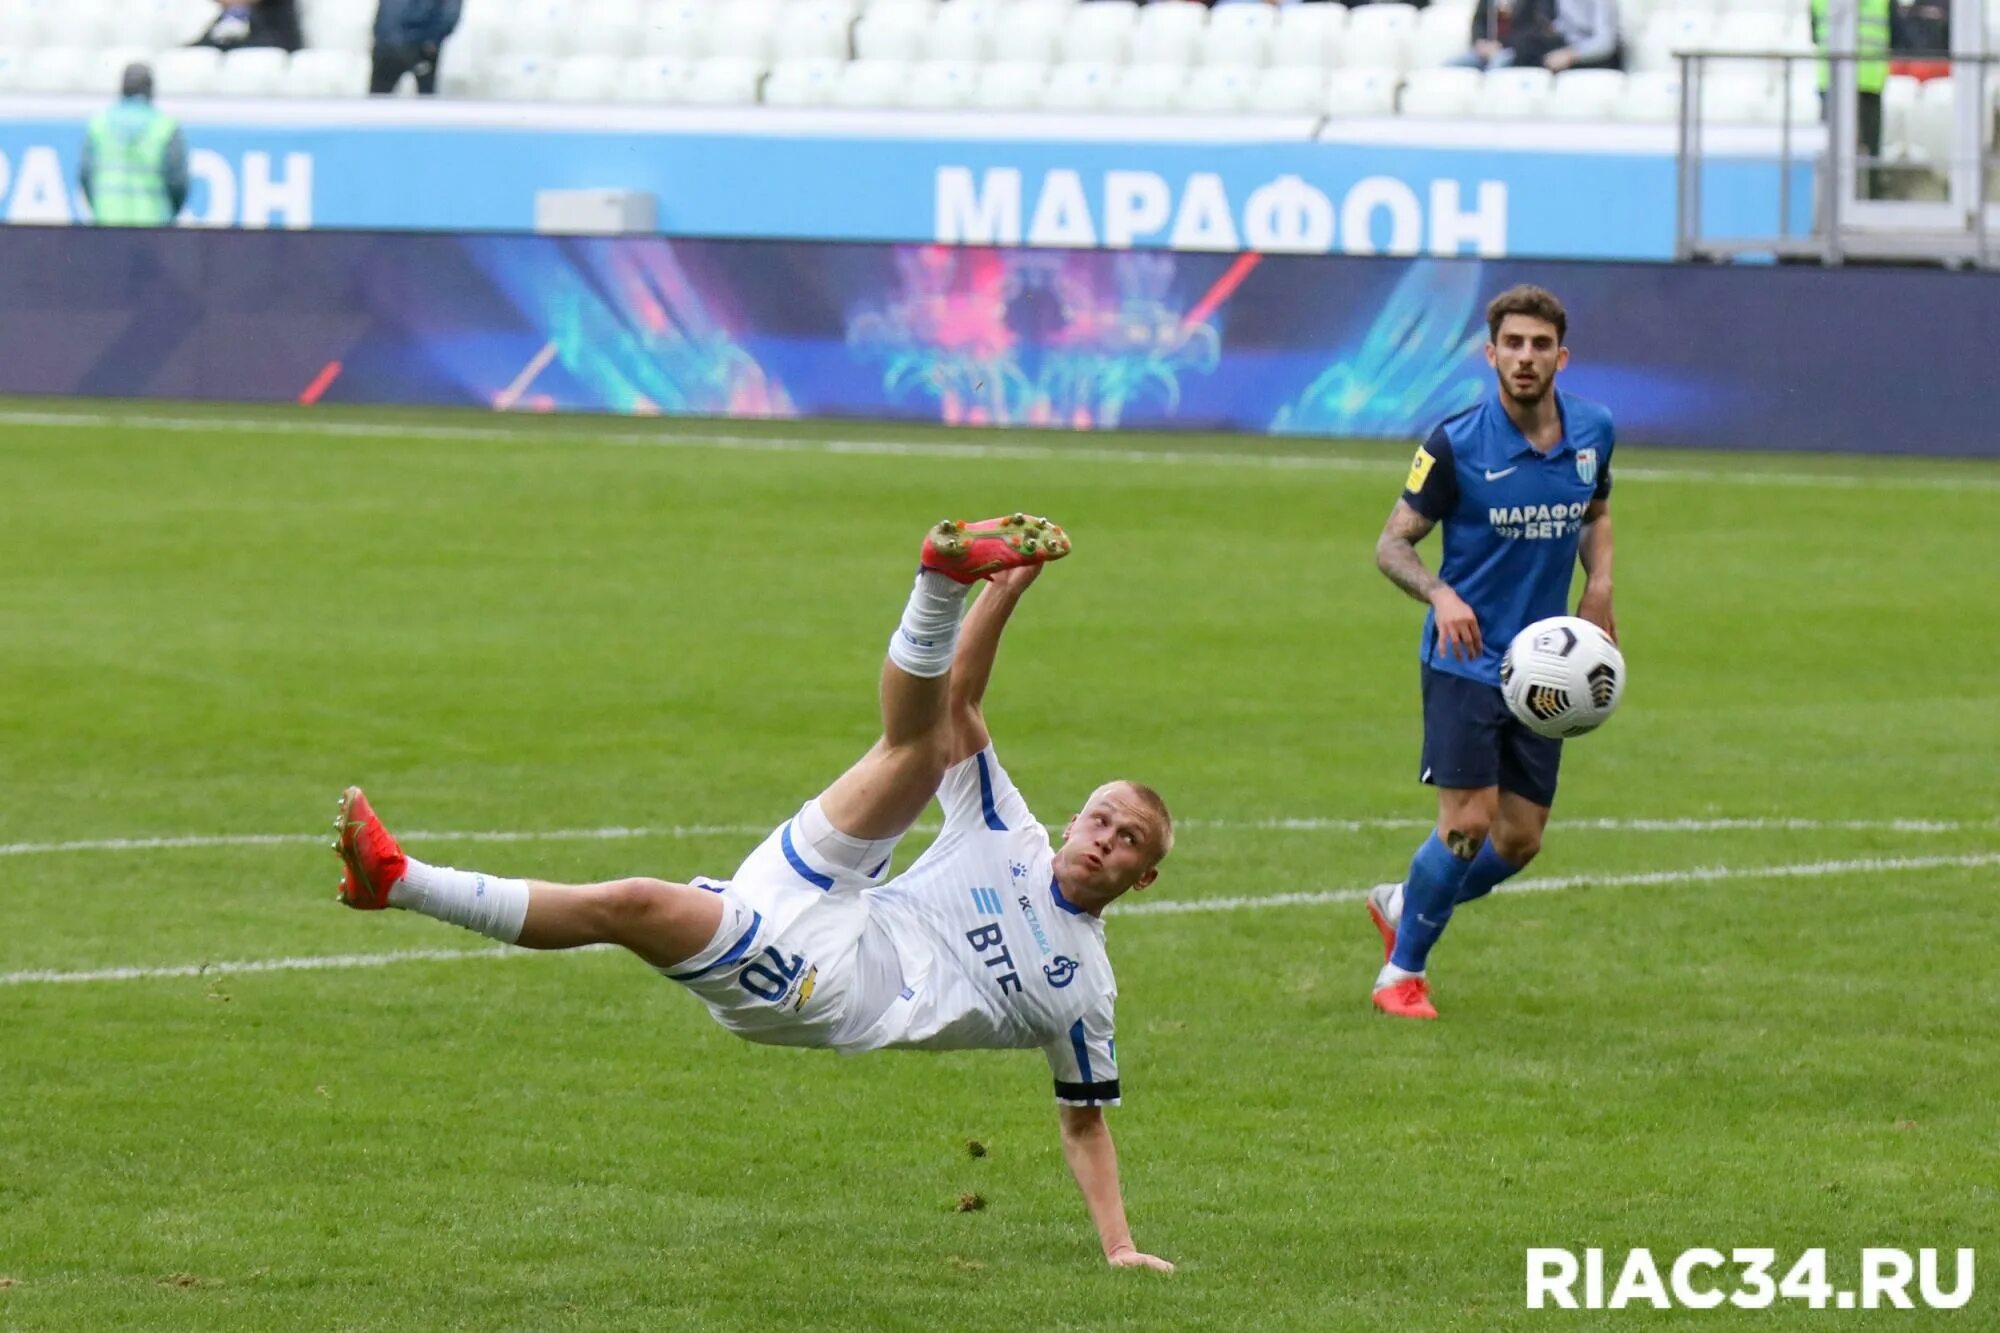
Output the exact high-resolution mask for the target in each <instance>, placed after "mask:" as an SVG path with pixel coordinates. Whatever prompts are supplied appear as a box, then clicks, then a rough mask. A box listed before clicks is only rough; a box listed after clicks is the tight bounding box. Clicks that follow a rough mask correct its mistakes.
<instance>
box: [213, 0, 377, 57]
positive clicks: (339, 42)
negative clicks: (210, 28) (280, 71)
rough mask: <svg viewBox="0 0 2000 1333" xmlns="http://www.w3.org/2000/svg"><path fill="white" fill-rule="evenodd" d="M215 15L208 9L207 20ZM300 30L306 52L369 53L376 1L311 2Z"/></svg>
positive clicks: (302, 14) (304, 8) (304, 10)
mask: <svg viewBox="0 0 2000 1333" xmlns="http://www.w3.org/2000/svg"><path fill="white" fill-rule="evenodd" d="M214 14H215V7H214V6H213V5H210V6H209V17H211V18H213V17H214ZM299 26H300V27H301V28H303V29H304V30H305V38H306V49H307V50H312V51H372V50H373V49H374V47H375V0H312V3H310V4H302V5H300V6H299ZM181 40H182V41H190V40H192V38H190V37H183V38H182V39H181Z"/></svg>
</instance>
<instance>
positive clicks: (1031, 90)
mask: <svg viewBox="0 0 2000 1333" xmlns="http://www.w3.org/2000/svg"><path fill="white" fill-rule="evenodd" d="M1048 81H1049V67H1048V66H1047V65H1044V64H1042V63H1040V62H1039V61H1023V60H996V61H994V62H993V63H992V64H990V65H982V66H980V68H979V85H978V86H977V87H976V88H974V89H973V90H972V104H973V105H974V106H980V107H985V108H987V109H989V110H993V111H1031V110H1033V109H1034V108H1036V107H1038V106H1040V105H1041V104H1042V89H1043V88H1044V87H1045V86H1046V85H1047V84H1048Z"/></svg>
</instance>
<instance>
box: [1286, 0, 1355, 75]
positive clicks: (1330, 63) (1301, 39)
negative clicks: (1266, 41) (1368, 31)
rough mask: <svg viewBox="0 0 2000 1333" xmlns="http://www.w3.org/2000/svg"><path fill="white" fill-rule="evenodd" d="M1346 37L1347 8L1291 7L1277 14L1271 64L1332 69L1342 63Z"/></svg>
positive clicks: (1331, 6) (1335, 6) (1341, 6)
mask: <svg viewBox="0 0 2000 1333" xmlns="http://www.w3.org/2000/svg"><path fill="white" fill-rule="evenodd" d="M1346 35H1347V7H1346V6H1345V5H1329V4H1320V5H1289V6H1287V7H1285V8H1284V9H1280V10H1279V11H1278V26H1277V28H1276V30H1275V31H1273V32H1272V34H1271V63H1272V64H1273V65H1279V66H1294V65H1296V66H1302V67H1305V68H1310V69H1331V68H1333V67H1334V66H1335V65H1337V64H1339V63H1340V45H1341V42H1342V40H1343V39H1344V38H1345V37H1346Z"/></svg>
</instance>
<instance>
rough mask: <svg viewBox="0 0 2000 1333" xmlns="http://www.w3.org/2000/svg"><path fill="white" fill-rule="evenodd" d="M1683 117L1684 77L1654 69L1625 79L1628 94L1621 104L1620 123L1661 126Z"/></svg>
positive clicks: (1673, 72) (1668, 71)
mask: <svg viewBox="0 0 2000 1333" xmlns="http://www.w3.org/2000/svg"><path fill="white" fill-rule="evenodd" d="M1680 117H1681V76H1680V74H1679V73H1678V72H1676V71H1674V70H1653V71H1651V72H1641V73H1638V74H1627V75H1626V76H1625V95H1624V97H1623V98H1622V99H1620V101H1619V103H1618V118H1619V119H1620V120H1637V121H1648V122H1652V123H1655V124H1657V123H1659V122H1661V121H1668V122H1671V121H1677V120H1679V119H1680Z"/></svg>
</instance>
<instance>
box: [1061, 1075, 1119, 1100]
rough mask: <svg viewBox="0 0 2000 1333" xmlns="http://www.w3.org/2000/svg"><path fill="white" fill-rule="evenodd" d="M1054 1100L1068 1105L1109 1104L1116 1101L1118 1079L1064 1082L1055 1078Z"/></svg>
mask: <svg viewBox="0 0 2000 1333" xmlns="http://www.w3.org/2000/svg"><path fill="white" fill-rule="evenodd" d="M1056 1100H1057V1101H1059V1102H1063V1103H1065V1104H1066V1105H1070V1106H1109V1105H1112V1104H1114V1103H1116V1102H1117V1101H1118V1080H1117V1079H1115V1078H1114V1079H1112V1080H1110V1081H1109V1082H1106V1083H1065V1082H1063V1081H1062V1080H1061V1079H1057V1080H1056Z"/></svg>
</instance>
